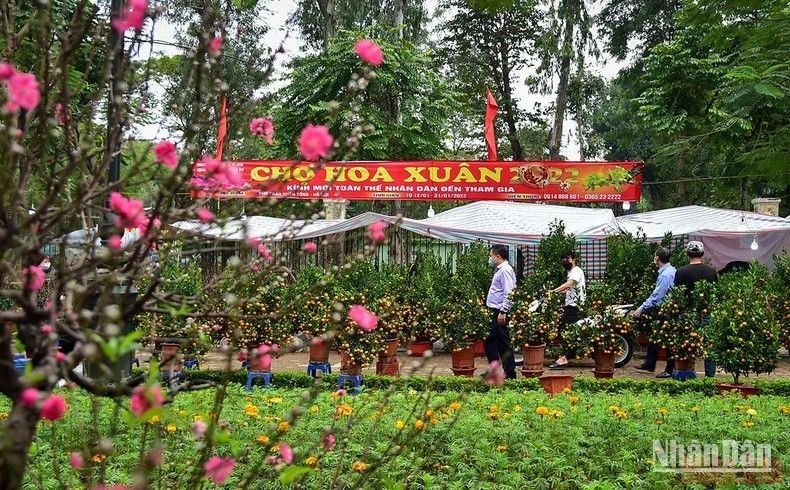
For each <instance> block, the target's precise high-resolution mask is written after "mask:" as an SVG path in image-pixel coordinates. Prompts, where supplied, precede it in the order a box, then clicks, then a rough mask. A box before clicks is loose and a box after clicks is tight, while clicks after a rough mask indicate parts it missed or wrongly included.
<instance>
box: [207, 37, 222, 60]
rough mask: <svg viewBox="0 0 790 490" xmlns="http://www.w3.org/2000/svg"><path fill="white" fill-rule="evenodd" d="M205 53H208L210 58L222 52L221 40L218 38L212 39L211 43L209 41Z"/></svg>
mask: <svg viewBox="0 0 790 490" xmlns="http://www.w3.org/2000/svg"><path fill="white" fill-rule="evenodd" d="M206 51H208V54H210V55H211V56H219V53H220V52H221V51H222V38H221V37H220V36H215V37H213V38H212V39H211V41H209V43H208V47H207V48H206Z"/></svg>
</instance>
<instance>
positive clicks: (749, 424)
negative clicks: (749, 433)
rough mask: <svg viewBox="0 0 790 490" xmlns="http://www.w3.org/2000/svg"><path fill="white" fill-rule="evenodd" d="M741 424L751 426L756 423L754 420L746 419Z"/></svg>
mask: <svg viewBox="0 0 790 490" xmlns="http://www.w3.org/2000/svg"><path fill="white" fill-rule="evenodd" d="M741 425H742V426H744V427H751V426H753V425H754V422H750V421H748V420H744V421H743V422H741Z"/></svg>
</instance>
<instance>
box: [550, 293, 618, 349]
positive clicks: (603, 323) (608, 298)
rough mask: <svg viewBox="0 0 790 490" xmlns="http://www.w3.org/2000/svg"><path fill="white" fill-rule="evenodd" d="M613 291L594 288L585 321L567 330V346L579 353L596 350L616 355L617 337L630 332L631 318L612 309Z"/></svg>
mask: <svg viewBox="0 0 790 490" xmlns="http://www.w3.org/2000/svg"><path fill="white" fill-rule="evenodd" d="M614 289H615V288H614V287H611V286H608V285H599V286H598V287H597V288H594V289H593V290H592V291H591V293H590V295H589V299H588V301H587V307H586V308H585V311H586V312H587V318H585V319H584V320H582V321H580V322H577V323H574V324H573V325H570V326H569V327H568V329H567V333H566V334H565V335H566V338H567V341H568V343H569V344H570V345H571V346H573V347H574V348H575V349H576V350H577V351H579V352H581V353H582V354H587V355H590V354H592V353H593V352H595V351H603V352H606V353H615V354H616V353H618V351H619V348H620V342H619V341H618V339H617V335H618V334H620V335H628V333H629V331H630V328H631V316H630V315H620V314H618V313H615V311H614V310H613V309H612V308H611V304H612V303H613V301H612V298H613V297H614V296H615V293H614V292H613V291H614Z"/></svg>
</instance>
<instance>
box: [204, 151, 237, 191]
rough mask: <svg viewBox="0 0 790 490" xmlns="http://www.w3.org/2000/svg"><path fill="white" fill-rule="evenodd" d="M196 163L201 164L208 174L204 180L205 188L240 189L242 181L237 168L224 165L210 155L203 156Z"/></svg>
mask: <svg viewBox="0 0 790 490" xmlns="http://www.w3.org/2000/svg"><path fill="white" fill-rule="evenodd" d="M198 163H200V164H202V165H203V166H204V167H205V169H206V172H207V173H208V178H207V179H206V186H208V187H220V188H224V189H231V188H236V187H241V186H242V185H243V184H244V179H242V178H241V174H240V173H239V169H238V168H236V167H234V166H231V165H225V164H224V163H222V162H220V161H219V160H217V159H216V158H214V157H212V156H210V155H204V156H203V158H202V159H201V160H200V162H198Z"/></svg>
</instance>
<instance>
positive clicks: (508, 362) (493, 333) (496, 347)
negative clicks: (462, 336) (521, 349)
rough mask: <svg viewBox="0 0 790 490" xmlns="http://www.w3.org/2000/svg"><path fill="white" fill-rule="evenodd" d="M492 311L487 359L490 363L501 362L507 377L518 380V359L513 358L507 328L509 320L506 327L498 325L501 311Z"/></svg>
mask: <svg viewBox="0 0 790 490" xmlns="http://www.w3.org/2000/svg"><path fill="white" fill-rule="evenodd" d="M489 309H490V310H491V325H490V327H489V330H488V337H487V338H486V340H485V346H486V358H488V362H489V363H490V362H491V361H499V362H501V363H502V369H504V371H505V376H506V377H507V378H509V379H515V378H516V359H515V358H514V357H513V349H511V348H510V329H508V328H507V320H505V324H504V325H499V324H498V323H497V317H498V316H499V310H495V309H493V308H489Z"/></svg>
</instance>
